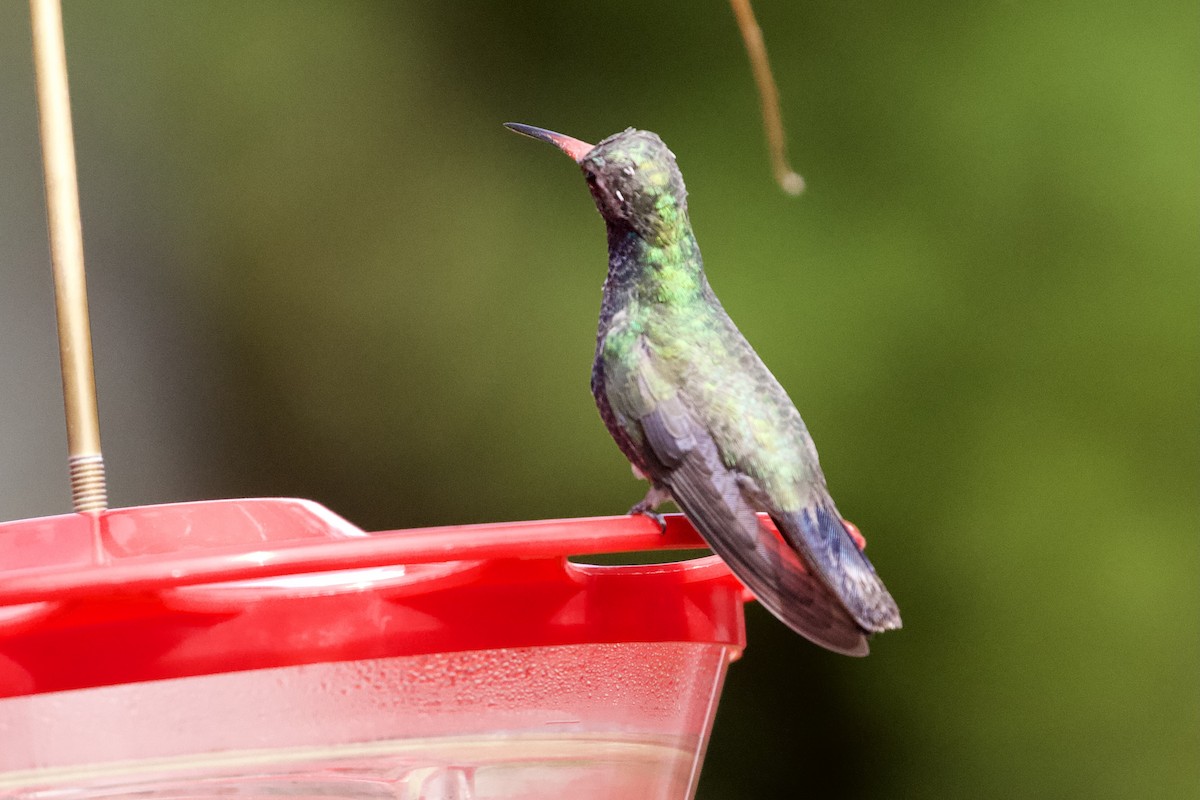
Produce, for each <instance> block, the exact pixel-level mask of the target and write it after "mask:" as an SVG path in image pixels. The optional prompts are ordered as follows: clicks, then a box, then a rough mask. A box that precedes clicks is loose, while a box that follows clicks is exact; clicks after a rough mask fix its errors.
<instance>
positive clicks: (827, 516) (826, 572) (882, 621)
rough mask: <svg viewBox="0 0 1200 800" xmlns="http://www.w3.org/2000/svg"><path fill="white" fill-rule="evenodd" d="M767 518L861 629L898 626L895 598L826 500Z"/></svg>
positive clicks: (829, 501)
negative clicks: (772, 521) (771, 520)
mask: <svg viewBox="0 0 1200 800" xmlns="http://www.w3.org/2000/svg"><path fill="white" fill-rule="evenodd" d="M771 519H773V520H774V521H775V525H776V527H778V528H779V532H780V533H781V534H783V537H784V538H785V539H786V540H787V542H788V544H790V545H791V546H792V547H794V548H795V549H796V552H798V553H799V554H800V557H801V558H802V559H803V561H804V563H805V564H806V565H807V566H808V567H809V569H810V571H811V572H812V573H813V574H814V575H815V576H816V577H817V578H819V579H820V580H821V582H822V583H824V585H825V586H826V587H828V588H829V590H830V591H831V592H832V593H833V594H834V595H836V596H837V598H838V599H839V600H840V601H841V603H842V605H843V606H845V608H846V609H847V610H848V611H849V612H850V614H851V615H852V616H853V617H854V619H855V621H856V622H857V623H858V624H859V625H861V626H862V627H863V628H864V629H865V630H867V631H870V632H871V633H878V632H880V631H886V630H893V629H895V628H899V627H900V626H901V621H900V609H899V608H897V606H896V601H895V600H893V599H892V596H891V594H890V593H889V592H888V590H887V587H885V586H884V585H883V581H882V580H880V579H879V576H878V575H876V574H875V567H874V566H872V565H871V562H870V560H869V559H868V558H867V557H866V555H865V554H864V553H863V552H862V551H861V550H859V549H858V546H857V545H856V544H855V543H854V540H853V539H852V538H851V536H850V533H849V531H847V530H846V526H845V523H844V522H843V521H842V518H841V515H839V514H838V512H837V509H836V508H835V507H834V505H833V501H832V500H830V499H829V498H828V497H827V496H826V497H822V498H818V499H816V500H814V501H813V502H811V503H809V505H807V506H806V507H804V508H803V509H801V510H799V511H794V512H786V513H772V514H771Z"/></svg>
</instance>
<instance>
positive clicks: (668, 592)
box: [0, 499, 746, 697]
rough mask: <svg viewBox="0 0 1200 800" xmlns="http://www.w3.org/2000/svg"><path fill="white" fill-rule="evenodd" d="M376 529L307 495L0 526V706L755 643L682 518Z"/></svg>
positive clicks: (719, 570) (740, 596)
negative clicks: (373, 667)
mask: <svg viewBox="0 0 1200 800" xmlns="http://www.w3.org/2000/svg"><path fill="white" fill-rule="evenodd" d="M666 519H667V525H666V531H665V532H660V531H659V529H658V527H657V526H656V525H655V524H654V523H653V522H651V521H650V520H649V519H646V518H642V517H628V516H621V517H597V518H583V519H568V520H544V521H537V522H509V523H499V524H485V525H463V526H451V527H442V528H423V529H412V530H405V531H388V532H382V533H372V534H367V533H364V532H363V531H361V530H360V529H358V528H356V527H355V526H354V525H352V524H351V523H349V522H347V521H346V520H344V519H342V518H341V517H338V516H337V515H335V514H333V513H332V512H330V511H329V510H328V509H325V508H324V507H322V506H320V505H318V504H316V503H312V502H309V501H305V500H291V499H249V500H217V501H207V502H197V503H179V504H171V505H161V506H145V507H139V508H125V509H114V510H111V511H106V512H102V513H99V514H71V515H64V516H57V517H44V518H39V519H31V520H21V521H16V522H9V523H0V697H4V696H13V695H21V694H33V693H40V692H47V691H58V690H63V689H75V688H84V687H89V686H103V685H110V684H114V683H125V682H130V681H141V680H155V679H162V678H171V677H181V676H185V675H198V674H211V673H216V672H227V671H234V670H241V669H256V668H262V667H275V666H286V665H291V664H302V663H313V662H320V661H338V660H351V659H362V658H377V657H390V656H399V655H417V654H422V653H433V652H450V651H463V650H480V649H494V648H506V647H539V646H549V645H563V644H578V643H590V642H647V641H692V642H713V643H719V644H726V645H731V646H733V647H734V648H735V649H736V652H740V651H741V648H743V647H744V645H745V633H744V622H743V616H742V602H743V601H744V600H745V599H746V598H745V596H744V593H743V590H742V588H741V585H740V584H739V583H738V582H737V580H736V579H735V578H733V577H732V575H730V573H729V572H728V570H727V569H726V567H725V566H724V564H723V563H722V562H721V561H720V560H719V559H716V558H715V557H707V558H698V559H695V560H691V561H682V562H672V563H666V564H647V565H635V566H619V567H613V566H595V565H585V564H575V563H572V562H569V561H567V556H568V555H587V554H594V553H609V552H628V551H650V550H661V549H685V548H699V547H703V546H704V544H703V542H702V541H701V540H700V538H699V537H698V536H697V534H696V533H695V531H694V530H693V529H692V528H691V526H690V524H689V523H688V522H687V521H686V519H684V518H683V517H681V516H678V515H671V516H668V517H667V518H666Z"/></svg>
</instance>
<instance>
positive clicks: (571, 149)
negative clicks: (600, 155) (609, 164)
mask: <svg viewBox="0 0 1200 800" xmlns="http://www.w3.org/2000/svg"><path fill="white" fill-rule="evenodd" d="M504 127H506V128H508V129H509V130H510V131H516V132H517V133H519V134H522V135H524V136H528V137H529V138H531V139H538V140H540V141H543V142H549V143H550V144H552V145H554V146H555V147H557V148H558V149H559V150H562V151H563V152H564V153H566V154H567V155H569V156H570V157H571V159H572V160H574V161H575V162H576V163H578V162H580V161H582V160H583V157H584V156H586V155H587V154H588V153H589V152H590V151H591V149H592V147H594V145H590V144H588V143H587V142H581V141H580V140H578V139H573V138H571V137H570V136H564V135H563V134H561V133H555V132H554V131H548V130H546V129H545V128H535V127H533V126H532V125H522V124H521V123H520V122H506V123H504Z"/></svg>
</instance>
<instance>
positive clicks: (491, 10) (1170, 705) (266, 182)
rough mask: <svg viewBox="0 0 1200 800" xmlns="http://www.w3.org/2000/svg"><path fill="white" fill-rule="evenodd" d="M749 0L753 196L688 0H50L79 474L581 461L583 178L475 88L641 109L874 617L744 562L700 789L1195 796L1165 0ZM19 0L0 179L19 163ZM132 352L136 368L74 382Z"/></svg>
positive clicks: (588, 294) (386, 491)
mask: <svg viewBox="0 0 1200 800" xmlns="http://www.w3.org/2000/svg"><path fill="white" fill-rule="evenodd" d="M759 6H760V7H759V9H758V11H759V15H760V22H761V23H762V26H763V28H764V31H765V33H766V37H767V43H768V46H769V48H770V50H771V56H772V60H773V63H774V65H775V68H776V70H777V72H778V81H779V84H780V89H781V92H782V95H783V100H784V104H785V109H784V115H785V119H786V120H787V121H788V123H789V125H790V130H789V133H790V139H791V153H792V156H793V161H794V162H795V164H796V166H797V168H798V169H799V170H800V171H801V172H802V173H803V174H804V176H805V178H806V179H807V180H808V184H809V189H808V192H807V193H806V195H805V196H803V197H802V198H801V199H799V200H794V199H790V198H788V197H786V196H784V195H783V194H782V193H781V192H780V191H779V190H778V189H777V188H776V187H775V186H774V185H773V183H772V182H771V180H770V175H769V169H768V165H767V158H766V154H765V152H764V149H763V147H762V144H761V139H762V134H761V131H760V129H759V122H758V119H757V101H756V98H755V96H754V93H753V87H752V84H751V80H750V75H749V67H748V66H747V64H746V63H745V57H744V54H743V52H742V50H741V44H740V42H739V40H738V36H737V31H736V27H735V25H734V22H733V19H732V17H731V15H730V13H729V10H728V8H726V7H724V6H723V5H722V4H721V3H720V2H717V0H713V2H711V3H708V4H700V5H698V4H696V3H685V2H657V3H644V2H636V3H635V2H631V1H630V0H624V1H623V2H613V3H605V4H603V5H602V6H599V7H597V6H587V5H575V4H570V3H562V2H550V0H536V1H535V2H526V3H522V4H520V6H519V7H518V6H514V5H513V4H511V3H501V2H474V3H461V2H449V3H384V2H347V3H328V2H327V3H306V4H295V3H283V2H255V3H241V2H205V3H200V2H193V3H186V4H185V3H154V2H148V1H147V0H138V1H137V2H133V1H132V0H126V1H124V2H108V3H102V4H101V3H81V2H69V3H68V4H67V9H66V23H67V43H68V52H69V54H70V59H71V68H72V75H71V78H72V90H73V95H74V103H75V114H76V117H75V119H76V137H77V140H78V150H79V162H80V169H81V186H82V192H83V202H84V230H85V236H86V239H87V243H88V248H89V249H88V258H89V265H90V267H91V271H92V275H93V282H94V283H96V282H99V284H100V285H101V287H102V288H103V287H105V286H107V287H108V291H107V292H105V293H102V295H101V299H97V298H96V297H94V298H93V318H94V322H95V325H96V327H97V339H98V341H100V342H101V343H103V342H104V341H106V337H111V336H114V335H115V334H112V333H111V331H112V330H115V329H121V328H122V326H131V325H132V326H134V328H135V329H136V327H137V325H138V324H139V323H137V322H135V321H131V320H138V319H143V320H149V322H148V323H145V327H144V328H142V329H141V330H142V333H141V334H140V335H136V336H134V335H131V336H130V337H128V338H129V339H132V340H133V341H134V342H135V343H134V344H130V345H129V346H128V348H127V350H126V351H124V352H113V351H112V349H111V348H110V349H105V348H103V347H100V348H98V362H99V380H100V384H101V390H102V411H103V412H105V414H106V418H105V431H104V432H105V436H106V445H107V448H106V449H107V452H108V454H109V460H110V463H111V467H112V478H111V482H112V485H113V494H114V499H115V500H116V501H117V502H118V503H124V504H134V503H141V502H152V501H162V500H172V499H191V498H195V497H202V496H234V495H279V494H283V495H301V496H308V497H312V498H314V499H317V500H319V501H321V502H323V503H325V504H327V505H328V506H330V507H331V508H333V509H335V510H336V511H338V512H339V513H341V514H342V515H344V516H346V517H348V518H349V519H351V520H354V521H355V522H357V523H359V524H361V525H363V526H364V527H366V528H368V529H382V528H398V527H404V526H409V525H424V524H437V523H452V522H468V521H482V520H502V519H513V518H531V517H548V516H581V515H591V514H605V513H614V512H617V511H620V510H622V509H624V508H627V507H628V506H629V505H630V504H631V503H632V502H633V501H634V500H636V499H637V498H639V497H640V495H641V491H642V487H641V486H640V485H639V484H636V483H635V482H634V481H633V479H632V478H631V477H630V476H629V472H628V469H627V467H626V466H625V464H624V461H623V459H622V458H621V456H620V454H619V453H618V452H617V450H616V448H615V447H614V446H613V445H612V444H611V442H610V441H609V440H608V437H607V435H606V434H605V433H604V430H603V428H602V426H601V424H600V422H599V420H598V419H597V416H596V414H595V410H594V408H593V407H592V400H591V397H590V395H589V393H588V389H587V386H588V370H589V365H590V362H591V356H592V347H593V336H594V326H595V317H596V312H597V306H598V300H599V287H600V283H601V281H602V279H603V272H604V265H605V254H604V236H603V230H602V226H601V223H600V221H599V218H598V217H597V216H596V214H595V213H594V211H593V209H592V206H591V202H590V200H589V198H588V196H587V192H586V191H585V190H584V187H583V184H582V182H581V181H580V180H579V176H578V175H577V174H576V171H575V169H574V168H573V167H572V166H571V165H570V164H569V163H568V162H566V161H565V160H563V159H562V158H560V157H557V156H556V155H555V154H554V153H553V152H551V151H549V150H547V149H545V148H540V147H536V146H534V145H532V144H531V143H529V142H528V141H525V140H521V139H519V138H518V137H515V136H513V135H511V134H509V133H508V132H506V131H504V130H503V129H502V128H501V127H500V123H501V122H504V121H506V120H510V119H511V120H517V121H524V122H529V123H534V124H538V125H544V126H547V127H550V128H553V129H556V130H561V131H563V132H566V133H570V134H573V135H575V136H579V137H581V138H585V139H590V140H596V139H599V138H601V137H603V136H606V135H608V134H610V133H613V132H615V131H617V130H619V129H621V128H624V127H626V126H628V125H635V126H638V127H644V128H649V129H653V130H655V131H657V132H659V133H660V134H661V135H662V136H663V137H664V138H665V139H666V141H667V142H668V143H669V144H670V145H671V147H672V148H673V149H674V151H675V152H676V154H677V155H678V157H679V161H680V164H681V166H682V168H683V171H684V174H685V176H686V177H687V179H688V186H689V189H690V190H691V209H692V216H693V221H694V223H695V225H696V229H697V233H698V236H699V239H700V242H701V245H702V246H703V247H704V252H705V256H706V260H707V264H708V269H709V274H710V278H711V280H712V283H713V284H714V286H715V288H716V289H717V291H718V292H719V293H720V295H721V297H722V299H723V300H724V302H725V304H726V306H727V308H728V309H729V310H730V312H731V314H732V315H733V317H734V318H735V319H736V320H738V321H739V323H740V325H741V327H742V329H743V331H744V332H745V333H746V335H747V337H748V338H749V339H750V340H751V342H753V343H754V344H755V345H756V346H757V347H758V348H759V351H760V353H761V354H762V356H763V357H764V359H765V360H766V362H767V363H768V364H769V365H771V367H772V368H773V369H774V370H775V372H776V374H777V376H778V377H779V378H780V380H781V381H782V382H783V384H784V385H785V386H786V387H788V388H789V390H790V391H791V393H792V395H793V397H794V398H795V399H796V401H797V403H798V405H799V406H800V408H801V410H802V411H803V413H804V415H805V417H806V419H807V421H808V423H809V425H810V427H811V429H812V430H813V433H814V435H815V437H816V440H817V443H818V445H819V446H820V448H821V452H822V456H823V464H824V466H825V468H826V473H827V475H828V477H829V480H830V484H831V487H832V489H833V491H834V494H835V496H836V497H837V498H838V501H839V505H840V507H841V508H842V510H843V511H844V512H845V513H846V514H847V515H848V516H850V517H851V518H852V519H854V520H855V521H856V522H857V523H858V524H859V525H860V526H861V527H862V529H863V530H864V532H865V533H866V535H867V537H868V539H869V541H870V552H871V554H872V557H873V559H874V561H875V563H876V565H877V566H878V567H879V569H880V571H881V573H882V574H883V575H884V577H885V579H886V580H887V582H888V585H889V587H890V588H891V589H892V591H893V593H894V594H895V596H896V597H897V599H898V600H899V602H900V604H901V607H902V610H903V611H904V618H905V623H906V626H907V627H906V628H905V630H903V631H901V632H898V633H894V634H888V635H886V636H884V637H881V638H880V639H878V640H877V642H876V646H875V654H874V655H873V656H872V657H871V658H869V659H867V660H865V661H852V660H848V659H843V658H839V657H836V656H832V655H829V654H827V653H823V652H819V651H817V650H816V649H815V648H813V647H811V646H809V645H808V644H806V643H804V642H802V641H800V640H798V639H796V638H795V637H793V636H791V635H790V634H789V633H788V632H787V631H785V630H784V629H783V627H782V626H780V625H778V624H777V623H775V622H774V621H773V620H771V619H770V618H768V617H767V615H766V614H764V613H763V612H761V611H760V610H758V609H753V610H751V611H750V612H749V642H750V646H749V649H748V651H747V653H746V655H745V657H744V658H743V660H742V661H741V662H739V663H738V664H736V665H735V666H734V667H733V669H732V670H731V673H730V677H729V681H728V683H727V687H726V694H725V697H724V700H723V703H722V706H721V710H720V714H719V718H718V723H717V728H716V732H715V734H714V736H713V739H712V743H711V747H710V751H709V757H708V760H707V763H706V767H705V772H704V776H703V779H702V782H701V789H700V797H701V798H703V799H705V800H718V799H719V798H744V797H781V798H782V797H799V796H805V795H809V794H811V796H838V797H961V796H970V797H1006V798H1007V797H1054V798H1063V797H1088V798H1100V797H1129V798H1141V797H1185V796H1195V795H1194V792H1195V791H1196V787H1197V786H1198V785H1200V766H1198V762H1197V759H1196V753H1197V752H1200V733H1198V731H1200V709H1198V688H1200V687H1198V682H1200V679H1198V678H1197V675H1198V668H1200V658H1198V655H1200V653H1198V649H1200V644H1198V642H1200V638H1198V636H1197V634H1198V632H1200V631H1198V628H1200V591H1198V588H1197V574H1198V569H1197V568H1198V567H1200V564H1198V563H1197V562H1198V557H1197V556H1198V542H1197V536H1198V534H1200V519H1198V514H1200V503H1198V502H1197V501H1198V499H1200V497H1198V491H1197V489H1198V484H1197V479H1198V477H1200V463H1198V462H1200V437H1198V433H1197V431H1198V426H1197V410H1198V404H1197V399H1198V397H1200V325H1198V320H1200V315H1198V314H1197V311H1198V304H1197V300H1198V297H1200V294H1198V289H1200V285H1198V284H1200V280H1198V275H1197V267H1198V258H1197V256H1198V255H1200V247H1198V244H1200V242H1198V239H1200V226H1198V225H1197V222H1198V221H1200V215H1198V213H1197V212H1198V210H1200V209H1198V205H1200V203H1198V192H1197V189H1198V187H1200V182H1198V179H1200V146H1198V145H1200V135H1198V125H1197V122H1198V115H1197V109H1198V106H1197V75H1198V74H1200V70H1198V67H1200V63H1198V62H1200V58H1198V54H1200V46H1198V45H1197V41H1198V40H1197V36H1196V34H1197V25H1196V17H1195V8H1194V7H1193V4H1189V3H1182V2H1178V3H1159V4H1154V5H1151V6H1134V5H1122V4H1101V5H1096V4H1092V3H1079V2H1077V3H1071V4H1065V5H1063V4H1060V5H1056V6H1053V7H1043V6H1038V7H1030V6H1020V5H1013V4H1009V3H999V2H991V3H972V4H958V3H949V2H942V3H925V4H914V5H912V6H887V7H879V6H877V5H875V4H863V3H833V2H819V3H786V4H785V3H778V4H766V3H760V4H759ZM24 14H25V8H24V6H23V5H21V4H16V3H13V4H5V6H3V8H0V30H2V31H3V33H0V37H2V41H0V44H3V48H0V49H2V50H3V51H4V52H5V55H4V57H3V61H2V62H0V66H2V67H3V69H4V71H5V73H6V74H5V76H4V78H3V79H0V80H3V81H4V83H5V85H6V86H7V87H8V89H7V91H8V93H7V94H6V95H5V96H6V97H11V98H17V99H19V100H20V101H22V102H21V103H19V104H14V103H13V102H9V103H8V105H9V107H7V108H6V109H5V116H6V121H5V122H4V123H3V124H4V126H5V128H4V130H5V131H6V135H7V134H8V133H11V135H12V136H13V137H16V138H15V139H13V141H18V142H20V143H21V144H20V146H13V147H8V148H7V149H5V150H4V151H3V153H4V155H5V158H6V159H8V161H7V162H6V163H5V164H4V165H3V169H4V170H5V174H11V175H18V176H23V177H22V178H21V180H20V181H18V182H16V183H12V182H9V183H8V186H7V187H6V188H5V189H3V190H2V192H3V194H5V195H8V196H7V197H5V198H4V203H5V206H4V207H5V208H9V207H14V208H15V207H16V206H17V205H24V206H27V207H36V206H37V204H38V203H40V202H41V195H40V188H39V187H38V185H37V183H36V177H37V176H36V170H31V168H30V166H29V165H30V164H32V163H35V160H36V158H37V150H36V139H35V136H36V134H35V131H36V122H35V119H36V118H35V113H34V109H33V104H32V88H31V83H29V84H28V88H24V87H25V86H26V83H25V82H26V81H31V77H30V74H29V67H28V63H27V62H28V58H27V52H28V50H27V47H28V40H27V36H28V33H27V27H26V22H25V20H24ZM17 86H20V87H22V88H20V89H15V88H14V87H17ZM0 138H3V137H0ZM30 176H32V177H30ZM19 193H23V194H19ZM14 197H20V199H19V200H14V199H13V198H14ZM23 235H26V236H29V237H31V239H32V240H33V241H34V242H35V244H37V245H38V246H39V247H40V246H42V244H41V243H40V242H37V240H38V239H40V237H41V236H42V232H41V231H40V230H33V231H31V232H27V233H25V234H23ZM28 249H29V251H31V252H39V251H38V250H37V249H36V247H33V246H30V248H28ZM5 252H8V251H5ZM39 257H40V256H39ZM0 266H2V269H0V280H8V278H6V277H2V276H3V275H5V274H8V273H11V272H12V271H14V270H17V269H27V268H28V265H27V264H16V263H6V264H3V265H0ZM3 286H4V284H0V295H2V294H3V292H4V291H5V290H4V288H3ZM39 291H41V292H42V294H43V295H44V297H45V303H46V305H45V309H46V313H47V314H48V315H49V314H51V313H52V312H51V305H50V299H49V291H48V289H46V288H45V287H42V288H41V289H39ZM151 310H153V313H151ZM43 329H45V330H50V329H51V328H50V326H48V325H47V326H43ZM121 341H126V340H125V339H122V340H121ZM163 342H166V343H168V344H169V347H170V348H171V349H170V350H169V356H164V355H163V353H164V352H167V351H163V350H162V348H163V347H166V346H168V345H167V344H162V343H163ZM37 348H38V349H37V353H38V357H39V358H42V359H43V361H44V357H45V356H46V355H47V354H48V353H49V352H50V351H49V349H48V348H47V347H46V346H45V343H44V342H39V343H38V344H37ZM140 358H150V359H153V360H154V363H155V364H157V365H158V366H157V367H156V371H155V373H154V376H153V380H152V382H153V383H154V384H155V387H156V388H155V390H154V391H155V394H154V397H155V398H156V399H155V401H154V403H153V404H151V405H146V406H138V401H137V400H136V397H137V396H136V395H135V396H134V397H135V399H131V400H124V399H123V400H122V401H120V402H114V401H113V400H112V398H113V397H114V396H120V397H122V398H124V397H125V395H120V394H119V392H120V391H121V390H120V389H119V388H118V385H119V384H122V383H127V382H128V372H127V370H128V369H129V367H128V366H127V363H128V362H130V361H132V360H136V359H140ZM44 367H45V369H46V370H47V371H49V372H50V373H52V372H53V369H54V365H53V363H52V362H50V363H44ZM23 369H28V367H27V366H25V367H23ZM10 374H14V373H10ZM56 402H57V401H56V400H54V399H53V398H50V399H49V400H47V401H46V402H42V403H41V404H40V405H38V406H37V412H36V413H37V414H42V413H45V414H46V415H49V416H53V415H55V414H57V412H58V408H57V406H56V405H55V403H56ZM164 407H172V408H175V409H176V410H175V412H173V413H174V414H175V416H173V417H171V419H174V420H177V422H172V423H170V424H169V425H168V426H166V429H167V430H168V431H169V433H168V434H167V435H166V436H165V437H164V436H163V435H159V436H158V438H157V439H155V440H153V441H147V439H146V437H145V436H139V434H138V430H139V428H140V427H141V426H142V425H143V424H144V421H145V420H146V419H147V418H154V417H156V416H159V415H161V414H163V413H165V412H164V411H163V408H164ZM32 414H33V412H32V411H30V412H28V413H25V414H24V415H23V416H24V417H25V418H27V419H31V416H32ZM39 419H40V417H39ZM114 420H115V421H114ZM30 424H32V422H30ZM39 424H41V423H39ZM43 427H44V425H43ZM0 435H2V436H3V437H13V436H16V435H17V434H16V433H15V432H14V431H12V430H4V431H0ZM51 444H52V443H51ZM151 450H153V451H154V452H156V453H158V454H159V455H158V458H159V459H160V460H161V459H164V458H166V459H168V460H170V461H171V462H173V463H174V464H176V465H177V466H178V467H179V468H181V469H183V470H185V474H186V475H187V476H188V478H187V480H186V482H185V483H184V484H183V485H186V486H187V487H188V488H187V490H186V493H185V494H183V495H182V496H180V495H179V494H175V495H171V496H164V493H165V492H167V491H169V490H168V489H165V488H164V485H163V484H161V483H159V482H156V480H155V473H154V472H152V471H151V472H147V471H142V472H139V470H138V465H139V464H141V463H143V462H144V461H145V459H146V457H147V452H148V451H151ZM129 476H138V477H137V479H136V480H133V479H131V478H130V477H129ZM42 477H43V480H44V482H45V483H47V484H49V483H51V482H54V481H58V480H60V475H59V474H58V473H56V472H54V471H52V470H49V469H48V470H47V471H46V473H45V474H44V476H42ZM175 491H178V490H175ZM19 508H20V511H19V513H22V514H25V513H29V514H31V513H51V512H53V511H56V510H59V509H58V508H53V507H46V508H36V509H29V508H28V507H19ZM0 512H8V513H6V516H13V515H14V514H13V513H12V510H11V509H2V508H0Z"/></svg>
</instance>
